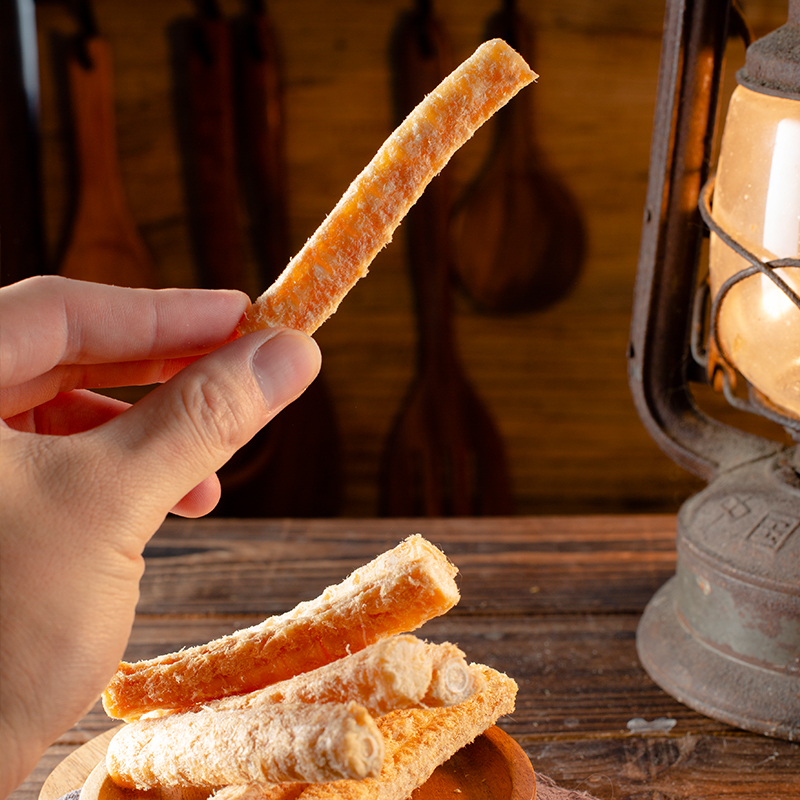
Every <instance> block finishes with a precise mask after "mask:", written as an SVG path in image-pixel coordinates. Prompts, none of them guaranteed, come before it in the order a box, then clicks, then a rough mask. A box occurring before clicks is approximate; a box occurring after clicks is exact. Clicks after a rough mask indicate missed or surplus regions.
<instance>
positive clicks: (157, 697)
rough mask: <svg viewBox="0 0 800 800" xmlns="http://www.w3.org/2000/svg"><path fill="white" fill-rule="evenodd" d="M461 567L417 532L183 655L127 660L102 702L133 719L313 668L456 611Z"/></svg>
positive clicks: (247, 689)
mask: <svg viewBox="0 0 800 800" xmlns="http://www.w3.org/2000/svg"><path fill="white" fill-rule="evenodd" d="M457 572H458V570H457V569H456V567H455V566H454V565H453V564H452V563H451V562H450V561H449V560H448V558H447V557H446V556H445V555H444V553H442V552H441V550H439V549H438V548H436V547H434V546H433V545H432V544H430V542H428V541H426V540H425V539H424V538H423V537H422V536H420V535H418V534H416V535H414V536H409V537H408V538H407V539H405V540H404V541H402V542H401V543H400V544H399V545H397V547H395V548H393V549H392V550H389V551H388V552H386V553H383V554H382V555H380V556H378V557H377V558H375V559H373V560H372V561H370V562H369V563H367V564H365V565H364V566H362V567H359V568H358V569H357V570H355V571H354V572H353V573H352V574H351V575H350V576H348V577H347V578H346V579H345V580H344V581H342V582H341V583H339V584H336V585H335V586H329V587H328V588H327V589H326V590H325V591H324V592H323V593H322V594H321V595H320V596H319V597H317V598H316V599H314V600H309V601H307V602H304V603H300V604H299V605H298V606H296V607H295V608H294V609H293V610H292V611H289V612H287V613H286V614H282V615H280V616H277V617H269V618H268V619H266V620H264V622H262V623H261V624H259V625H255V626H253V627H251V628H245V629H242V630H239V631H236V632H235V633H232V634H230V635H229V636H224V637H222V638H220V639H216V640H214V641H212V642H209V643H207V644H204V645H199V646H197V647H189V648H186V649H184V650H181V651H179V652H177V653H171V654H168V655H164V656H159V657H157V658H153V659H150V660H147V661H139V662H136V663H127V662H122V663H121V664H120V665H119V667H118V669H117V672H116V674H115V675H114V677H113V678H112V679H111V682H110V683H109V685H108V686H107V687H106V690H105V692H104V693H103V706H104V707H105V710H106V713H108V715H109V716H111V717H115V718H117V719H124V720H129V721H130V720H135V719H138V718H139V717H141V716H142V715H143V714H146V713H149V712H152V711H163V710H165V709H185V708H191V707H192V706H196V705H199V704H203V703H207V702H208V701H210V700H215V699H217V698H220V697H227V696H229V695H234V694H245V693H247V692H252V691H255V690H256V689H261V688H263V687H265V686H269V685H272V684H274V683H277V682H278V681H283V680H287V679H288V678H292V677H294V676H295V675H299V674H301V673H305V672H309V671H310V670H313V669H316V668H318V667H321V666H324V665H325V664H330V663H331V662H333V661H336V660H337V659H340V658H343V657H344V656H346V655H347V654H349V653H352V652H356V651H358V650H362V649H364V648H365V647H367V646H368V645H370V644H372V643H373V642H377V641H379V640H381V639H384V638H386V637H389V636H393V635H395V634H397V633H405V632H408V631H412V630H415V629H416V628H418V627H420V626H421V625H422V624H423V623H425V622H427V620H429V619H431V618H433V617H436V616H439V615H440V614H444V613H445V612H447V611H449V610H450V609H451V608H452V607H453V606H454V605H455V604H456V603H457V602H458V600H459V596H460V595H459V592H458V587H457V586H456V582H455V576H456V574H457Z"/></svg>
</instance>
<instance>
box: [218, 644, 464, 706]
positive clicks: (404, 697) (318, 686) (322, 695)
mask: <svg viewBox="0 0 800 800" xmlns="http://www.w3.org/2000/svg"><path fill="white" fill-rule="evenodd" d="M465 675H466V676H469V677H465ZM474 690H475V684H474V681H472V680H471V672H470V670H469V668H468V665H467V663H466V661H465V659H464V654H463V653H462V652H461V651H460V650H459V649H458V648H457V647H455V646H454V645H452V644H449V643H444V644H430V643H426V642H423V641H422V640H421V639H418V638H417V637H416V636H410V635H408V634H405V635H400V636H392V637H390V638H388V639H383V640H381V641H380V642H376V643H375V644H371V645H370V646H369V647H365V648H364V649H363V650H360V651H358V652H356V653H352V654H351V655H349V656H345V657H344V658H340V659H339V660H338V661H334V662H332V663H330V664H326V665H325V666H324V667H319V668H318V669H315V670H312V671H311V672H305V673H303V674H302V675H296V676H295V677H294V678H290V679H289V680H287V681H281V682H280V683H275V684H273V685H272V686H267V687H266V688H264V689H258V690H256V691H255V692H249V693H248V694H243V695H235V696H233V697H223V698H221V699H220V700H213V701H211V702H210V703H208V704H206V705H205V706H204V708H208V709H211V710H225V709H236V708H255V707H256V706H260V705H268V704H271V703H343V702H349V701H353V702H356V703H358V704H359V705H361V706H364V708H366V709H367V711H369V713H370V714H372V715H373V716H375V717H381V716H383V715H384V714H388V713H389V712H390V711H395V710H397V709H398V708H411V707H414V706H419V705H431V706H434V705H436V706H439V705H453V704H454V703H457V702H461V701H462V700H464V699H465V698H466V697H468V696H469V694H471V693H472V692H473V691H474Z"/></svg>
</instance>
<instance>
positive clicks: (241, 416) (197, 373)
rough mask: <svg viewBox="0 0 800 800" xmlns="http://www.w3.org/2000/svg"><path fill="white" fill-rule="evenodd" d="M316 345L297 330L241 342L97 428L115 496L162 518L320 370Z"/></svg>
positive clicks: (197, 364) (204, 359) (251, 336)
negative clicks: (109, 465)
mask: <svg viewBox="0 0 800 800" xmlns="http://www.w3.org/2000/svg"><path fill="white" fill-rule="evenodd" d="M319 367H320V353H319V349H318V348H317V345H316V343H315V342H314V340H313V339H311V338H310V337H308V336H306V335H305V334H303V333H300V332H299V331H294V330H266V331H258V332H256V333H252V334H249V335H248V336H244V337H242V338H241V339H237V340H235V341H233V342H231V343H229V344H227V345H225V346H224V347H221V348H219V349H218V350H216V351H214V352H213V353H210V354H208V355H206V356H203V357H202V358H200V359H198V360H197V361H195V362H194V363H193V364H191V365H190V366H188V367H186V368H185V369H184V370H182V371H181V372H179V373H178V374H177V375H175V376H174V377H173V378H172V379H170V380H169V381H167V382H166V383H165V384H163V385H162V386H159V387H158V388H156V389H155V390H154V391H152V392H151V393H150V394H148V395H147V396H146V397H145V398H143V399H142V400H140V401H139V402H138V403H137V404H136V405H134V406H133V407H132V408H130V409H129V410H128V411H126V412H125V413H124V414H121V415H120V416H118V417H116V418H115V419H113V420H111V421H110V422H108V423H106V424H105V425H102V426H100V427H99V428H96V429H95V433H96V434H97V435H98V436H101V437H103V439H105V445H106V448H107V449H106V453H107V454H108V455H109V456H111V457H112V458H114V460H115V463H116V464H118V469H117V470H115V475H116V480H118V481H120V482H121V483H122V484H123V485H121V486H119V487H117V488H118V490H119V491H118V492H116V494H117V496H118V497H121V498H123V501H124V499H125V498H127V499H129V500H131V501H132V502H133V503H135V504H137V505H138V508H139V510H145V509H147V510H149V511H151V512H153V513H155V514H157V515H161V516H163V515H166V513H167V512H168V511H169V510H170V509H171V508H172V507H173V506H175V504H176V503H178V501H180V500H181V498H183V497H184V496H185V495H186V494H187V493H189V492H190V491H191V490H192V489H193V488H194V487H196V486H197V485H198V484H199V483H201V482H202V481H203V480H204V479H205V478H207V477H208V476H209V475H211V474H212V473H214V472H215V471H216V470H218V469H219V468H220V467H221V466H222V465H223V464H224V463H225V462H226V461H227V460H228V459H229V458H230V457H231V456H232V455H233V454H234V452H235V451H236V450H238V449H239V448H240V447H242V446H243V445H244V444H246V443H247V442H248V441H249V440H250V439H251V438H252V437H253V436H254V435H255V434H256V433H257V432H258V431H259V430H260V429H261V428H262V427H263V426H264V425H265V424H266V423H267V422H268V421H269V420H270V419H271V418H272V417H274V416H275V415H276V414H277V413H278V412H279V411H280V410H281V409H282V408H283V407H284V406H286V405H287V404H288V403H290V402H291V401H292V400H294V399H295V398H296V397H298V396H299V395H300V394H302V392H303V391H304V390H305V388H306V387H307V386H308V384H309V383H311V381H312V380H314V378H315V377H316V375H317V373H318V372H319Z"/></svg>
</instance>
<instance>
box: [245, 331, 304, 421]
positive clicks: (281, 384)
mask: <svg viewBox="0 0 800 800" xmlns="http://www.w3.org/2000/svg"><path fill="white" fill-rule="evenodd" d="M319 365H320V354H319V348H318V347H317V345H316V344H315V342H314V340H313V339H311V338H310V337H308V336H306V335H305V334H303V333H300V332H299V331H291V330H286V331H281V332H280V333H277V334H275V335H274V336H272V337H271V338H270V339H267V341H266V342H264V344H262V345H261V347H259V348H258V350H256V352H255V354H254V356H253V375H254V376H255V379H256V382H257V383H258V386H259V388H260V389H261V393H262V394H263V395H264V401H265V402H266V404H267V408H269V410H270V411H277V410H278V409H280V408H282V407H283V406H285V405H286V404H287V403H289V402H290V401H292V400H294V398H295V397H297V396H298V395H299V394H301V393H302V392H303V390H304V389H305V388H306V387H307V386H308V384H309V383H311V381H313V380H314V378H315V377H316V375H317V373H318V372H319Z"/></svg>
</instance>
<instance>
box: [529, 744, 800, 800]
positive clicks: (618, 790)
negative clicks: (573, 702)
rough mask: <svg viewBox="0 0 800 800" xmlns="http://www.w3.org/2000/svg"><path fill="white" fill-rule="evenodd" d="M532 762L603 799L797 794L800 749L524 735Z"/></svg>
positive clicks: (784, 798) (718, 799) (769, 799)
mask: <svg viewBox="0 0 800 800" xmlns="http://www.w3.org/2000/svg"><path fill="white" fill-rule="evenodd" d="M524 748H525V752H526V753H527V754H528V757H529V758H530V759H531V762H532V763H533V765H534V769H536V770H537V771H539V772H540V773H543V774H545V775H547V776H549V777H551V778H553V780H555V781H556V782H557V783H558V784H559V785H561V786H563V787H565V788H570V789H575V790H580V791H585V792H589V793H591V794H593V795H594V796H596V797H598V798H600V799H601V800H683V799H684V798H686V800H689V799H690V798H691V800H795V798H797V796H798V788H797V787H798V785H800V748H798V745H796V744H792V743H790V742H784V741H781V740H775V739H766V738H764V737H758V736H750V735H738V734H732V735H725V736H719V735H705V734H696V733H688V734H682V735H672V736H613V737H608V738H591V739H586V738H578V737H574V738H568V739H560V740H555V741H547V742H544V741H543V742H526V743H525V744H524Z"/></svg>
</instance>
